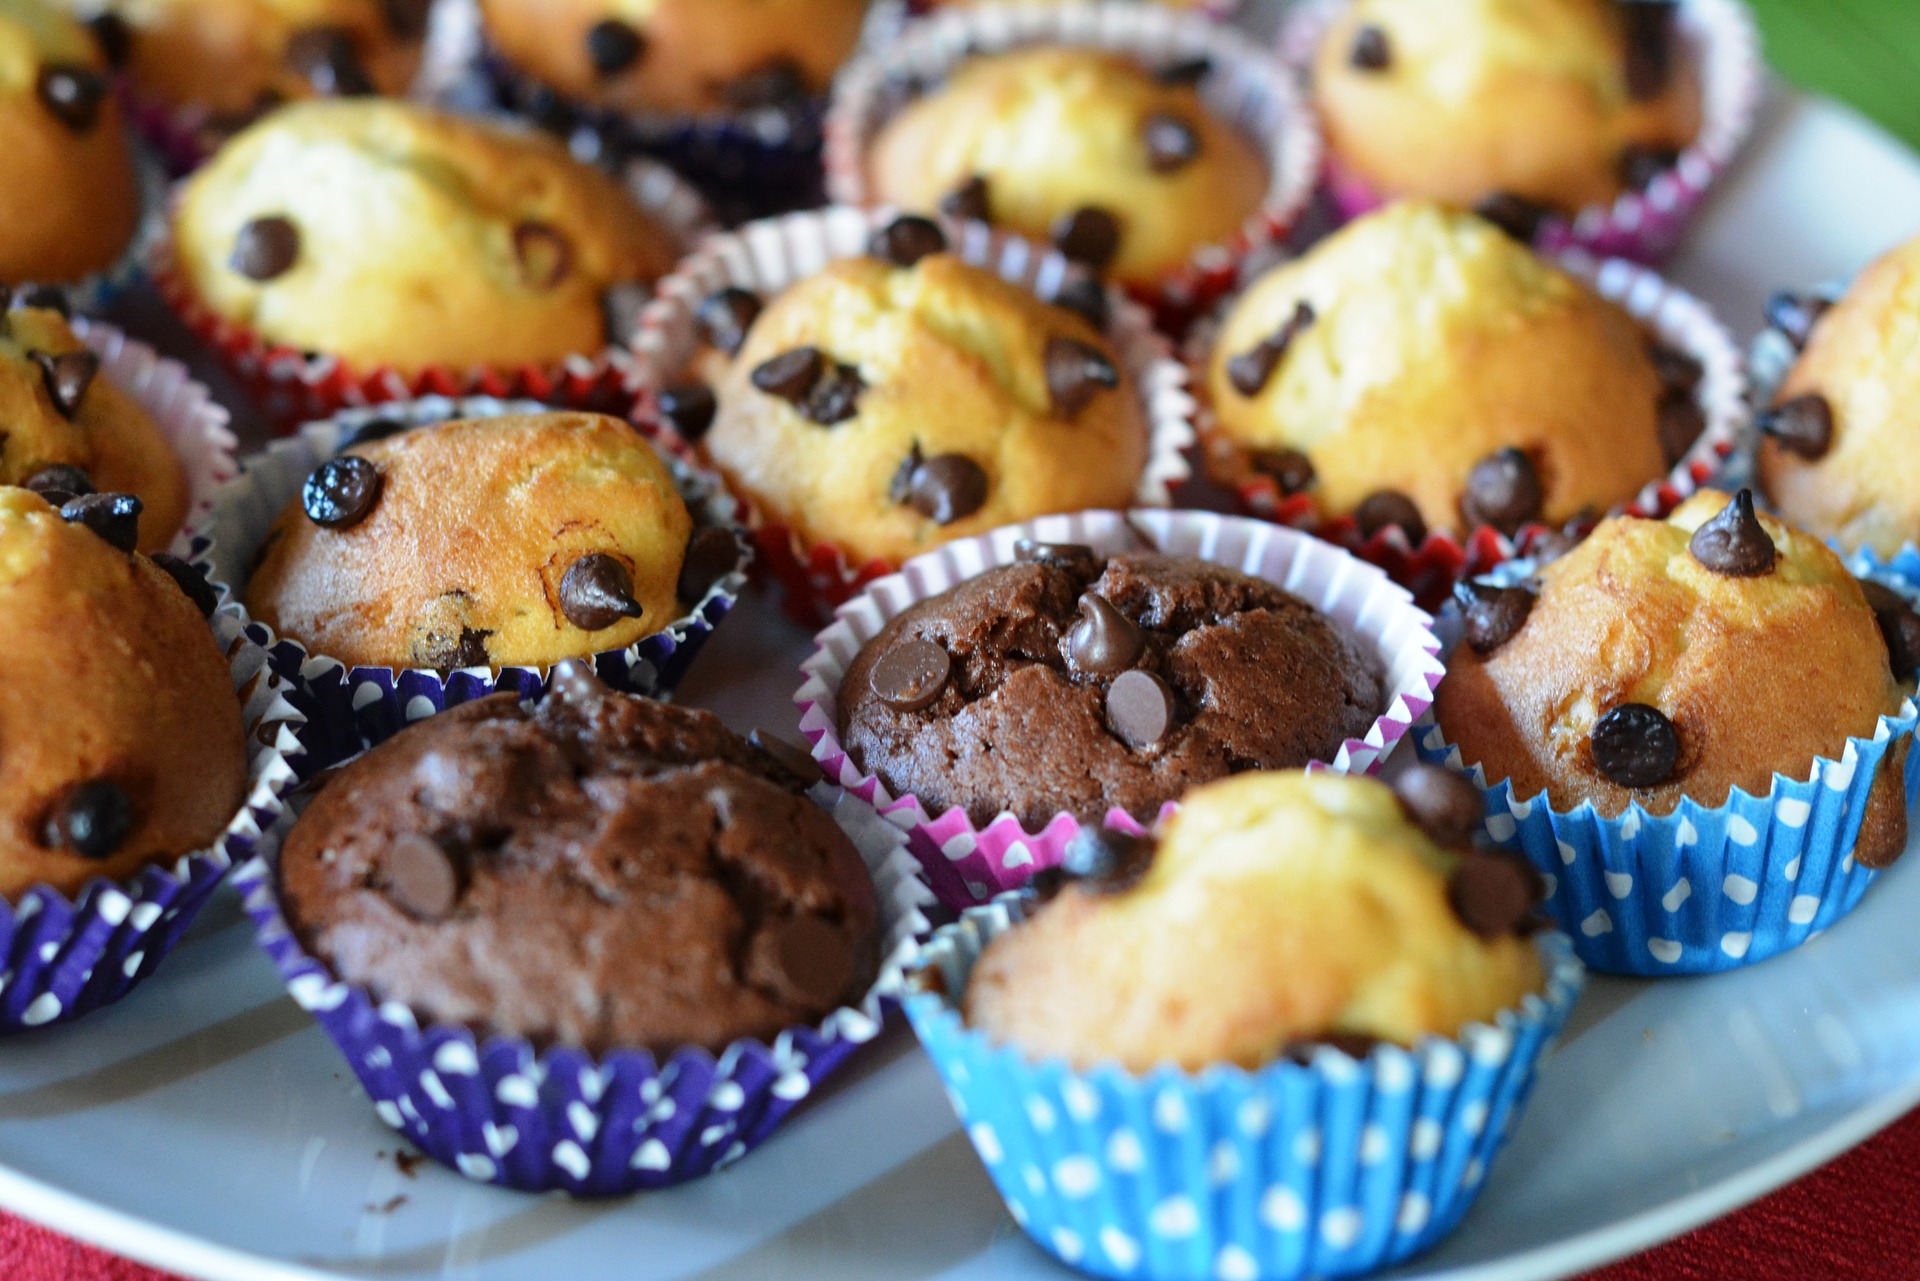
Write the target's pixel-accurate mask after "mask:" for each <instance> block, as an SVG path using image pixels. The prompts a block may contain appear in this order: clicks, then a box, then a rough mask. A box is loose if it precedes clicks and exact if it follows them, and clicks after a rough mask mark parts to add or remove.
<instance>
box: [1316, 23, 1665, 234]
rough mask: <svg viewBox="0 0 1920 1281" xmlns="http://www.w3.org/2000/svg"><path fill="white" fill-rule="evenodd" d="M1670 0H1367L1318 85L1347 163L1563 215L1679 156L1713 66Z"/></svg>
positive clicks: (1332, 135)
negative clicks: (1703, 75)
mask: <svg viewBox="0 0 1920 1281" xmlns="http://www.w3.org/2000/svg"><path fill="white" fill-rule="evenodd" d="M1677 8H1678V6H1677V5H1675V4H1672V3H1662V2H1658V0H1353V3H1351V4H1349V5H1347V6H1346V7H1344V8H1343V9H1342V10H1341V12H1340V13H1339V15H1338V17H1337V18H1336V19H1335V21H1334V22H1333V23H1332V24H1331V25H1330V26H1329V27H1328V29H1327V31H1326V33H1325V35H1324V36H1323V38H1322V40H1321V44H1320V47H1319V50H1318V53H1317V55H1316V56H1315V59H1314V66H1313V82H1314V83H1313V92H1314V100H1315V103H1316V104H1317V105H1318V107H1319V108H1320V114H1321V118H1322V120H1323V122H1324V124H1325V126H1326V131H1327V142H1328V147H1329V150H1330V151H1331V152H1332V154H1333V157H1334V159H1335V160H1336V162H1337V163H1338V165H1339V166H1340V167H1341V168H1342V169H1344V170H1345V171H1346V172H1347V173H1349V174H1351V175H1352V176H1354V177H1357V178H1359V179H1360V180H1362V181H1363V182H1365V183H1366V184H1367V185H1368V186H1369V187H1371V188H1372V189H1373V190H1374V191H1376V192H1378V193H1379V194H1381V195H1383V196H1389V197H1391V196H1424V197H1430V198H1432V199H1435V200H1444V201H1447V202H1449V203H1452V204H1456V205H1463V206H1473V205H1476V204H1479V203H1480V202H1482V201H1485V200H1488V199H1489V198H1491V197H1496V196H1498V197H1508V198H1515V197H1517V198H1518V199H1519V200H1520V201H1523V202H1526V204H1528V205H1532V206H1538V207H1541V208H1544V209H1548V210H1554V211H1558V212H1561V213H1569V214H1570V213H1572V212H1574V211H1576V210H1578V209H1580V208H1582V207H1584V206H1588V205H1596V204H1610V203H1611V202H1612V201H1613V200H1614V199H1615V198H1616V197H1617V196H1619V195H1620V194H1621V193H1622V192H1624V191H1627V190H1633V189H1639V188H1641V187H1644V186H1645V185H1646V184H1647V183H1648V182H1650V181H1651V180H1652V178H1653V176H1654V175H1655V174H1657V173H1659V172H1660V171H1662V170H1664V169H1670V168H1672V167H1673V165H1674V163H1675V161H1676V160H1677V158H1678V155H1679V153H1680V152H1681V151H1682V150H1684V149H1685V148H1686V147H1687V146H1689V145H1690V144H1691V143H1692V142H1693V140H1694V138H1695V137H1696V135H1697V134H1698V133H1699V131H1700V118H1701V89H1700V76H1699V71H1698V68H1697V67H1696V66H1695V65H1694V63H1693V60H1692V59H1691V58H1690V57H1689V52H1688V49H1687V47H1686V45H1685V43H1684V41H1683V40H1682V39H1681V37H1680V35H1679V33H1678V32H1677V31H1676V29H1675V27H1676V23H1677V18H1676V10H1677Z"/></svg>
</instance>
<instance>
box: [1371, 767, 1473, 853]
mask: <svg viewBox="0 0 1920 1281" xmlns="http://www.w3.org/2000/svg"><path fill="white" fill-rule="evenodd" d="M1393 792H1394V795H1396V796H1398V797H1399V798H1400V808H1401V809H1403V810H1405V811H1406V814H1407V818H1408V819H1409V820H1411V821H1412V823H1413V825H1414V826H1415V827H1417V828H1419V829H1420V830H1421V831H1423V832H1425V833H1426V834H1427V839H1429V840H1431V841H1432V842H1433V843H1434V844H1435V845H1438V846H1439V847H1440V848H1441V849H1446V850H1457V849H1466V848H1469V847H1470V846H1471V845H1472V843H1473V834H1474V832H1475V830H1476V829H1478V828H1479V826H1480V815H1481V811H1482V808H1483V807H1482V805H1481V803H1480V789H1479V788H1477V787H1475V786H1474V785H1473V784H1472V783H1469V782H1468V781H1467V780H1466V779H1464V778H1462V777H1460V776H1459V775H1458V774H1456V773H1454V772H1453V771H1452V770H1449V769H1441V768H1440V767H1439V766H1438V765H1415V766H1414V767H1413V768H1411V769H1409V770H1408V771H1407V772H1406V773H1404V774H1402V775H1401V776H1400V777H1399V778H1398V779H1396V780H1394V784H1393Z"/></svg>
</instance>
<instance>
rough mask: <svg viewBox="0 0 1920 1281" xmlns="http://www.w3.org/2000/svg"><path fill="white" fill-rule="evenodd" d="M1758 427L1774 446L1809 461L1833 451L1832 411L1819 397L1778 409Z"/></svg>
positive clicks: (1763, 416) (1812, 395)
mask: <svg viewBox="0 0 1920 1281" xmlns="http://www.w3.org/2000/svg"><path fill="white" fill-rule="evenodd" d="M1758 426H1759V428H1760V434H1761V435H1763V436H1768V437H1771V438H1772V440H1773V443H1774V444H1775V445H1778V446H1779V447H1780V448H1781V449H1784V450H1786V451H1787V452H1788V453H1789V454H1798V455H1799V456H1800V457H1802V458H1805V459H1808V460H1817V459H1821V458H1825V457H1826V456H1827V451H1828V450H1830V449H1832V448H1833V409H1832V407H1831V406H1829V405H1828V404H1827V398H1826V397H1825V396H1821V395H1818V394H1816V393H1808V394H1807V395H1805V396H1795V397H1794V398H1793V399H1792V400H1789V401H1787V402H1786V403H1784V404H1781V405H1776V406H1775V407H1774V408H1773V409H1771V410H1769V411H1767V412H1766V413H1763V414H1761V415H1760V419H1759V423H1758Z"/></svg>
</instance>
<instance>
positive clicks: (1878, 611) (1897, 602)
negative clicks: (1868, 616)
mask: <svg viewBox="0 0 1920 1281" xmlns="http://www.w3.org/2000/svg"><path fill="white" fill-rule="evenodd" d="M1860 590H1861V591H1862V592H1864V593H1865V594H1866V597H1867V604H1868V605H1869V606H1871V607H1872V609H1873V616H1874V621H1875V622H1877V623H1879V625H1880V635H1881V637H1882V638H1883V639H1885V640H1886V642H1887V658H1888V663H1889V666H1891V668H1892V669H1893V676H1894V679H1895V680H1899V681H1907V680H1912V679H1913V677H1914V675H1915V673H1916V672H1920V614H1915V613H1914V610H1913V606H1911V605H1910V604H1908V603H1907V599H1906V597H1904V596H1902V595H1901V594H1900V593H1899V592H1896V591H1894V590H1893V589H1892V588H1891V587H1888V586H1887V585H1886V584H1885V583H1876V582H1874V581H1873V580H1872V579H1871V578H1863V579H1861V580H1860Z"/></svg>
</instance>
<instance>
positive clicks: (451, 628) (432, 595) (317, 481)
mask: <svg viewBox="0 0 1920 1281" xmlns="http://www.w3.org/2000/svg"><path fill="white" fill-rule="evenodd" d="M391 430H394V428H392V427H391V426H389V425H382V424H376V426H375V428H374V430H373V431H372V432H371V433H368V434H367V435H365V436H363V437H362V438H361V440H360V441H358V442H349V443H348V445H347V447H346V448H345V449H343V450H342V452H341V453H340V454H339V455H338V456H337V457H335V458H333V459H331V460H329V461H328V462H326V463H323V464H321V465H320V466H319V467H318V468H316V469H315V470H314V472H313V474H312V475H311V476H310V477H309V478H308V480H307V483H306V485H305V487H304V489H303V490H302V492H301V493H300V494H299V495H298V496H296V497H295V498H294V499H293V501H291V502H289V503H288V504H287V507H286V510H285V511H284V512H282V513H281V516H280V519H279V520H278V521H276V522H275V523H274V526H273V528H272V530H271V531H269V533H268V534H267V540H266V542H265V544H264V545H263V547H262V549H261V551H260V553H259V560H258V565H257V568H256V569H255V570H254V572H253V576H252V578H251V579H250V580H249V582H248V583H247V592H246V601H247V608H248V609H249V610H251V611H252V612H253V614H254V616H255V617H256V618H259V619H260V620H261V621H262V622H264V623H266V624H267V625H268V626H270V627H273V628H274V629H276V630H277V631H279V632H280V633H281V634H282V635H286V636H290V637H292V638H294V639H296V640H298V641H299V642H300V643H301V644H303V645H305V646H306V647H307V648H308V649H309V650H311V651H313V652H314V653H317V654H325V655H328V656H329V657H332V658H336V659H338V660H340V661H341V662H343V663H348V664H358V665H367V666H375V667H437V668H453V667H485V666H489V665H492V666H501V665H505V664H533V665H546V664H552V663H557V662H559V661H560V660H561V659H564V658H574V657H583V656H585V655H588V654H594V653H600V652H603V651H607V650H615V649H622V648H625V647H626V646H628V645H631V644H633V643H634V642H635V641H637V640H639V639H640V638H641V637H643V636H651V635H653V634H654V633H655V632H657V631H660V630H661V629H662V628H664V627H666V626H667V624H668V623H670V622H672V621H673V620H674V619H677V618H680V617H682V616H683V615H685V614H686V613H687V612H688V611H689V609H690V608H691V607H692V606H693V605H695V604H697V603H698V602H699V600H700V599H701V597H703V596H704V595H705V594H706V591H707V589H708V588H709V587H711V586H712V585H713V583H714V581H715V580H716V579H718V578H719V577H720V576H721V575H722V574H724V573H728V572H731V571H732V570H733V569H734V568H735V563H736V561H737V560H738V555H739V554H738V550H737V548H736V547H735V545H734V542H733V536H732V534H731V533H730V532H728V531H725V530H700V531H696V530H695V529H694V521H693V517H692V515H691V514H690V513H689V512H688V511H687V505H686V503H685V502H684V501H683V500H682V499H681V497H680V493H679V490H678V488H677V487H676V486H675V483H674V478H673V474H672V472H671V471H670V470H669V469H668V467H667V465H666V463H665V462H663V461H662V460H661V458H660V455H659V454H657V453H655V452H654V450H653V447H652V446H651V445H649V444H647V442H646V440H645V439H644V438H642V437H641V436H640V435H639V434H638V433H636V432H635V431H634V430H633V428H632V427H631V426H629V425H628V424H626V423H624V422H622V421H621V420H619V419H616V418H607V417H603V416H601V415H598V414H580V413H546V414H532V415H518V414H508V415H502V416H500V417H496V418H480V419H470V420H462V421H457V422H447V423H437V424H434V425H432V426H428V427H417V428H415V429H413V430H411V431H406V432H403V433H401V434H399V435H392V436H387V437H386V438H384V439H380V438H378V437H379V436H380V435H381V433H382V432H384V431H391ZM683 596H684V600H683V599H681V598H682V597H683Z"/></svg>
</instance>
